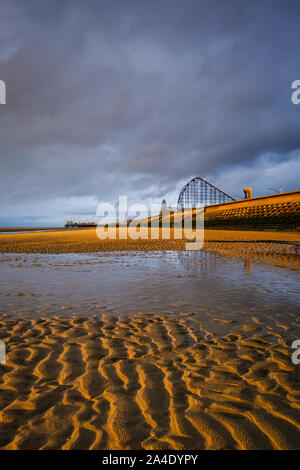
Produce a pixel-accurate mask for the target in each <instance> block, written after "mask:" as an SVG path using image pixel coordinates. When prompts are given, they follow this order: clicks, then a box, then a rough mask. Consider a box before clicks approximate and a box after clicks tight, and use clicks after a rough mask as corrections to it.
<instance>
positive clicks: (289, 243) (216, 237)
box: [0, 228, 300, 256]
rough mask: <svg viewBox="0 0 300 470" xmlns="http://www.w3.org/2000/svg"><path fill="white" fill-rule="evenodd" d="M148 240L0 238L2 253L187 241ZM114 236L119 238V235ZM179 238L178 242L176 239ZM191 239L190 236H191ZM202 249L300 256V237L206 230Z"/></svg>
mask: <svg viewBox="0 0 300 470" xmlns="http://www.w3.org/2000/svg"><path fill="white" fill-rule="evenodd" d="M141 230H142V231H145V230H146V231H147V237H148V238H147V239H136V240H134V239H131V238H128V239H125V240H123V239H118V238H116V239H105V240H100V239H99V238H98V237H97V234H96V229H80V230H69V231H57V232H39V233H19V234H13V233H10V234H7V235H6V234H1V235H0V252H2V253H93V252H98V251H109V252H111V251H132V250H133V251H156V250H185V243H186V241H187V240H186V239H185V238H184V237H183V238H182V239H181V235H178V234H179V232H180V233H181V230H180V229H171V230H170V239H163V237H162V231H161V229H160V232H159V235H158V236H159V238H158V239H153V238H151V235H150V229H144V228H142V229H141ZM116 236H117V237H118V231H117V234H116ZM176 236H177V237H180V238H176ZM191 239H192V232H191ZM204 241H205V244H204V248H206V249H211V248H212V249H225V248H226V249H232V250H239V251H245V250H246V251H250V252H260V253H284V254H291V255H292V256H294V255H299V254H300V248H299V247H300V233H282V232H265V231H263V232H258V231H233V230H205V235H204Z"/></svg>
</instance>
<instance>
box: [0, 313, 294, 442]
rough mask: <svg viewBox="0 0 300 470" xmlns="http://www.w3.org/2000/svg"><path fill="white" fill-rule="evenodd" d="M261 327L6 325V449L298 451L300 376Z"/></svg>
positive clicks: (161, 320)
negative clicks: (225, 331) (217, 330)
mask: <svg viewBox="0 0 300 470" xmlns="http://www.w3.org/2000/svg"><path fill="white" fill-rule="evenodd" d="M261 326H262V325H261V324H260V322H259V321H257V320H255V319H253V320H252V321H250V322H248V323H247V324H244V325H243V327H240V328H237V329H236V331H234V332H232V333H231V334H229V335H225V336H215V335H214V334H212V333H211V332H209V331H206V330H203V329H201V328H199V325H198V322H197V319H194V318H193V315H180V316H179V317H178V318H167V317H164V316H162V315H156V314H153V315H144V314H143V315H140V314H135V315H132V316H130V317H127V316H120V317H119V318H114V317H112V316H110V315H106V314H103V315H101V316H100V317H98V316H94V317H90V318H84V317H82V318H79V317H77V318H73V319H64V318H52V319H37V320H13V319H6V320H5V319H2V320H1V338H2V339H4V340H5V341H8V344H9V345H10V347H9V351H8V356H7V365H6V366H0V370H1V395H0V396H1V410H2V411H1V413H0V447H1V449H299V448H300V369H299V367H296V366H293V365H292V363H291V360H290V343H289V342H288V341H286V340H285V338H284V334H278V333H275V332H274V331H273V332H272V331H269V333H268V334H267V333H263V330H262V328H261ZM298 326H300V325H298ZM281 328H282V329H283V330H282V331H283V332H284V331H285V328H287V330H289V329H290V326H289V325H288V324H286V325H281Z"/></svg>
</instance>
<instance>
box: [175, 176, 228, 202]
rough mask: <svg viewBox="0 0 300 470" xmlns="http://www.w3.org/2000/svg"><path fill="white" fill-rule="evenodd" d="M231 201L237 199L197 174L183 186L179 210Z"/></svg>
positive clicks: (179, 198) (179, 197) (179, 199)
mask: <svg viewBox="0 0 300 470" xmlns="http://www.w3.org/2000/svg"><path fill="white" fill-rule="evenodd" d="M231 201H235V199H234V198H233V197H231V196H229V195H228V194H226V193H224V191H222V190H221V189H218V188H216V187H215V186H214V185H213V184H211V183H209V182H208V181H206V180H205V179H203V178H200V176H196V177H195V178H193V179H191V180H190V181H189V182H188V183H187V184H186V185H184V186H183V188H182V190H181V191H180V193H179V196H178V201H177V207H178V209H179V210H180V209H193V208H196V207H202V206H212V205H213V204H222V203H225V202H231Z"/></svg>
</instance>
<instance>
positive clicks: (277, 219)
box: [204, 191, 300, 230]
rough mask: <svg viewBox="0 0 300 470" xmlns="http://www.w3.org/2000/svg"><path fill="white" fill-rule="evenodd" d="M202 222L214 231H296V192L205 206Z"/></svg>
mask: <svg viewBox="0 0 300 470" xmlns="http://www.w3.org/2000/svg"><path fill="white" fill-rule="evenodd" d="M204 220H205V226H206V227H207V228H210V227H211V228H215V229H216V228H221V229H278V230H284V229H298V228H300V191H292V192H288V193H281V194H274V195H271V196H263V197H255V198H251V199H243V200H240V201H233V202H228V203H225V204H217V205H214V206H209V207H206V208H205V216H204Z"/></svg>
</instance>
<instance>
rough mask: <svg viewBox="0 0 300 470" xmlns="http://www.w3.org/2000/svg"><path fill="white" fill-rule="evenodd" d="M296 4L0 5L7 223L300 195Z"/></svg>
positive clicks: (0, 127)
mask: <svg viewBox="0 0 300 470" xmlns="http://www.w3.org/2000/svg"><path fill="white" fill-rule="evenodd" d="M299 18H300V2H299V1H297V0H295V1H289V0H284V1H283V0H282V1H276V0H271V1H265V0H260V1H242V0H235V1H234V0H226V1H224V0H220V1H218V0H207V1H206V0H160V1H156V0H136V1H129V0H108V1H104V0H103V1H102V0H95V1H93V0H91V1H89V0H87V1H84V2H83V1H80V0H72V1H68V0H63V1H61V0H35V1H33V0H21V1H15V0H1V2H0V79H2V80H4V81H5V82H6V86H7V98H6V99H7V104H6V105H0V191H1V198H0V209H1V210H0V225H2V226H3V225H24V224H25V225H58V224H62V223H64V221H65V218H66V217H69V216H72V215H76V214H78V215H79V214H82V217H83V216H85V217H87V218H89V219H91V220H92V217H93V214H95V211H96V207H97V204H98V203H99V202H113V203H114V202H115V201H116V200H117V199H118V196H119V195H128V198H129V202H130V203H141V202H142V203H148V204H150V203H151V202H160V201H161V200H162V198H166V199H167V202H168V203H169V204H171V205H174V204H176V200H177V197H178V193H179V191H180V189H181V187H182V186H183V184H185V183H186V182H187V181H188V180H189V179H190V178H192V177H194V176H202V177H204V178H206V179H208V181H210V182H212V183H213V184H215V185H216V186H217V187H219V188H220V189H222V190H223V191H225V192H226V193H228V194H230V195H232V196H233V197H235V198H239V197H242V193H243V187H244V186H252V187H253V193H254V196H259V195H265V194H270V193H272V192H274V191H273V190H272V189H270V188H274V189H277V188H279V187H280V186H282V187H283V190H284V191H290V190H296V189H299V174H300V105H298V106H297V105H293V104H292V102H291V93H292V90H291V83H292V82H293V81H294V80H296V79H300V54H299Z"/></svg>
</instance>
